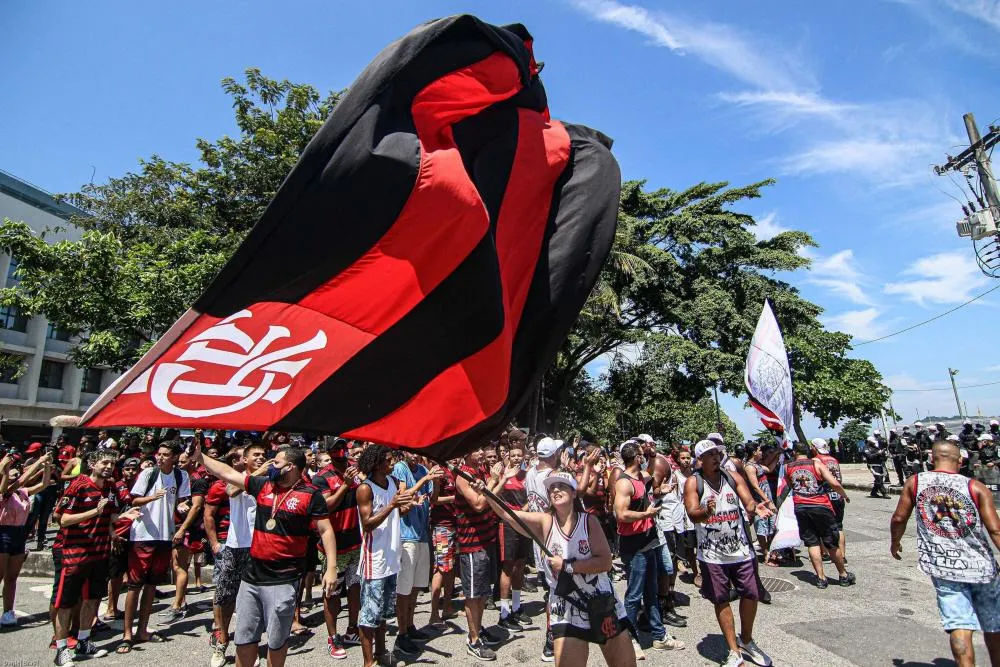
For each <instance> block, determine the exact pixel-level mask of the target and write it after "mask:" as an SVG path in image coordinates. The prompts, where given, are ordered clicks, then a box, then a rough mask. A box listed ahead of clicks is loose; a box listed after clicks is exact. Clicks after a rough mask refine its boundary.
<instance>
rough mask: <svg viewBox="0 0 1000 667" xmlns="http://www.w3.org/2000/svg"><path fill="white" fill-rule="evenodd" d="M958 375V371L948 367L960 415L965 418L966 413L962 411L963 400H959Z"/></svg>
mask: <svg viewBox="0 0 1000 667" xmlns="http://www.w3.org/2000/svg"><path fill="white" fill-rule="evenodd" d="M956 375H958V371H953V370H952V369H950V368H949V369H948V377H949V378H950V379H951V390H952V391H953V392H955V405H957V406H958V416H959V417H961V418H962V419H965V415H964V414H963V413H962V402H961V401H960V400H958V387H957V386H955V376H956Z"/></svg>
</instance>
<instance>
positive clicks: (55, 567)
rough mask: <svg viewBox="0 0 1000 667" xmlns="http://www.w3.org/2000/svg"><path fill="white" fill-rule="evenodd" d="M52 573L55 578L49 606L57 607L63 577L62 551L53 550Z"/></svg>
mask: <svg viewBox="0 0 1000 667" xmlns="http://www.w3.org/2000/svg"><path fill="white" fill-rule="evenodd" d="M52 571H53V574H54V575H55V578H54V579H52V595H51V596H50V597H49V604H51V605H52V606H53V607H54V606H56V594H57V593H59V578H60V576H61V575H62V549H52Z"/></svg>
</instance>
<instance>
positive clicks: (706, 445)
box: [694, 440, 722, 459]
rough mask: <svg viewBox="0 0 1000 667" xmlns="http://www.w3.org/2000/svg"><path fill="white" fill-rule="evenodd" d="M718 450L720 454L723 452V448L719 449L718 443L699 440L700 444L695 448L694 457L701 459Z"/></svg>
mask: <svg viewBox="0 0 1000 667" xmlns="http://www.w3.org/2000/svg"><path fill="white" fill-rule="evenodd" d="M716 449H717V450H719V451H720V452H721V451H722V447H719V444H718V443H716V442H712V441H711V440H699V441H698V444H697V445H695V446H694V457H695V458H696V459H700V458H701V457H702V456H704V455H705V454H707V453H708V452H711V451H713V450H716Z"/></svg>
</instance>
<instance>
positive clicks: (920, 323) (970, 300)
mask: <svg viewBox="0 0 1000 667" xmlns="http://www.w3.org/2000/svg"><path fill="white" fill-rule="evenodd" d="M998 289H1000V285H996V286H994V287H991V288H990V289H988V290H986V291H985V292H983V293H982V294H978V295H976V296H974V297H972V298H971V299H969V300H968V301H966V302H965V303H960V304H958V305H957V306H955V307H954V308H952V309H951V310H946V311H944V312H943V313H940V314H938V315H935V316H934V317H932V318H930V319H927V320H924V321H923V322H917V323H916V324H914V325H912V326H908V327H906V328H905V329H900V330H899V331H893V332H892V333H891V334H886V335H884V336H879V337H878V338H872V339H871V340H865V341H861V342H860V343H855V345H854V347H861V346H862V345H868V344H870V343H877V342H879V341H880V340H885V339H886V338H892V337H893V336H898V335H899V334H901V333H906V332H907V331H912V330H913V329H916V328H917V327H922V326H923V325H925V324H930V323H931V322H933V321H934V320H939V319H941V318H942V317H944V316H945V315H951V314H952V313H954V312H955V311H956V310H958V309H959V308H964V307H965V306H968V305H969V304H970V303H972V302H973V301H978V300H979V299H982V298H983V297H984V296H986V295H987V294H989V293H990V292H995V291H996V290H998Z"/></svg>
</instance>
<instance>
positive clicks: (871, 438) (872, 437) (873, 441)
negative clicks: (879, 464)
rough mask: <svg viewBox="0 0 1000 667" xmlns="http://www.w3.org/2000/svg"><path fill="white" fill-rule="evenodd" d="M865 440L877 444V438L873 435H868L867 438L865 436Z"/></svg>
mask: <svg viewBox="0 0 1000 667" xmlns="http://www.w3.org/2000/svg"><path fill="white" fill-rule="evenodd" d="M865 442H870V443H872V444H873V445H877V444H878V440H877V439H876V438H875V436H874V435H870V436H868V437H867V438H865Z"/></svg>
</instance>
